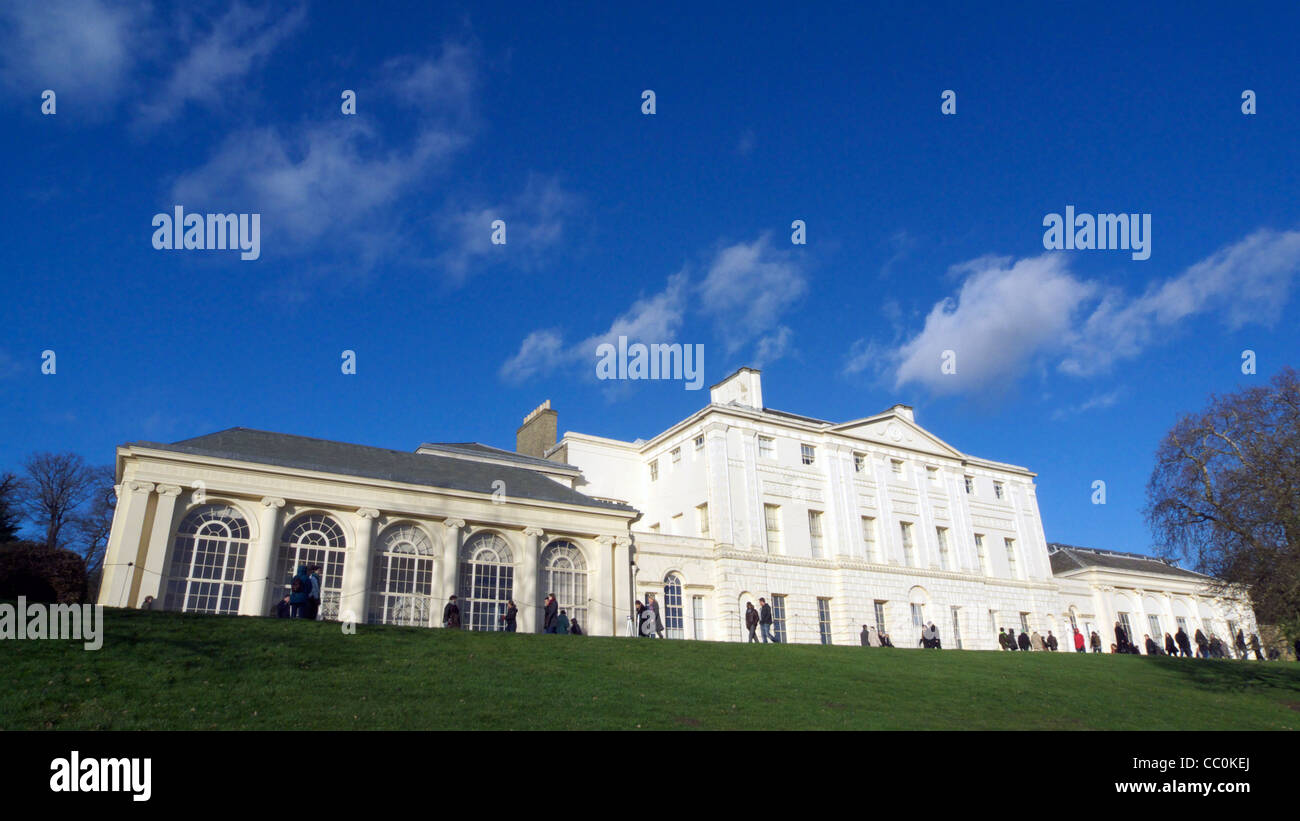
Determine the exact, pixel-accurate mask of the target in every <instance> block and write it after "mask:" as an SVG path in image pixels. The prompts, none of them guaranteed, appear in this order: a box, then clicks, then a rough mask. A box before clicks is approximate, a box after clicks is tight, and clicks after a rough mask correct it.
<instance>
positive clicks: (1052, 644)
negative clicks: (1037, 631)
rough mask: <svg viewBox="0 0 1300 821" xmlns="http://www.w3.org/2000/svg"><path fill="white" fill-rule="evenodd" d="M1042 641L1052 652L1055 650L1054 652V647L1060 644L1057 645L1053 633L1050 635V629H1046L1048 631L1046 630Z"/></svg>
mask: <svg viewBox="0 0 1300 821" xmlns="http://www.w3.org/2000/svg"><path fill="white" fill-rule="evenodd" d="M1043 641H1044V643H1046V644H1047V649H1048V650H1051V651H1052V652H1053V653H1055V652H1056V648H1057V647H1059V646H1060V645H1058V644H1057V643H1056V636H1053V635H1052V631H1051V630H1048V631H1047V638H1046V639H1044V640H1043Z"/></svg>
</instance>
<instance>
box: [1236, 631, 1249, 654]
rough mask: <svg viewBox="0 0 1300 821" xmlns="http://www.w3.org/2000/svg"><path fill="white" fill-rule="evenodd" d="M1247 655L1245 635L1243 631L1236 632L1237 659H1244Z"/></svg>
mask: <svg viewBox="0 0 1300 821" xmlns="http://www.w3.org/2000/svg"><path fill="white" fill-rule="evenodd" d="M1248 655H1249V654H1248V653H1247V652H1246V633H1245V631H1243V630H1240V629H1238V630H1237V658H1240V659H1244V658H1246V657H1247V656H1248Z"/></svg>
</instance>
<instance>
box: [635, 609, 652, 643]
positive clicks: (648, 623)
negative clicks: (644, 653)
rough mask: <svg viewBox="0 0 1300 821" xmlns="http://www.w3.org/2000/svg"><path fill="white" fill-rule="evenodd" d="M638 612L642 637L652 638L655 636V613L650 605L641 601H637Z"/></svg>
mask: <svg viewBox="0 0 1300 821" xmlns="http://www.w3.org/2000/svg"><path fill="white" fill-rule="evenodd" d="M636 614H637V624H638V625H639V626H638V628H637V629H638V631H639V632H640V635H641V637H642V638H646V639H652V638H654V637H655V614H654V611H653V610H651V609H650V608H649V607H646V606H645V605H643V604H642V603H641V602H637V603H636Z"/></svg>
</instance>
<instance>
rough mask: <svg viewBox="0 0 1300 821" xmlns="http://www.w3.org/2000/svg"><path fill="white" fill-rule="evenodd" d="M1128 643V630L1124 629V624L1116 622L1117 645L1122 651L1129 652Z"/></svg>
mask: <svg viewBox="0 0 1300 821" xmlns="http://www.w3.org/2000/svg"><path fill="white" fill-rule="evenodd" d="M1128 645H1129V641H1128V631H1126V630H1125V629H1124V625H1122V624H1120V623H1119V622H1115V646H1116V647H1118V648H1119V651H1120V652H1121V653H1126V652H1128Z"/></svg>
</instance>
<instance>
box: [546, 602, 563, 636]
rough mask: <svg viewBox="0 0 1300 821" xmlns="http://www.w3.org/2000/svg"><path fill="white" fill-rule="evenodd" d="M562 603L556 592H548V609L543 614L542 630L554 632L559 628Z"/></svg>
mask: <svg viewBox="0 0 1300 821" xmlns="http://www.w3.org/2000/svg"><path fill="white" fill-rule="evenodd" d="M559 617H560V603H559V602H557V601H556V600H555V594H554V593H547V594H546V610H545V611H544V613H543V616H542V632H543V633H554V632H555V631H556V630H558V629H559Z"/></svg>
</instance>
